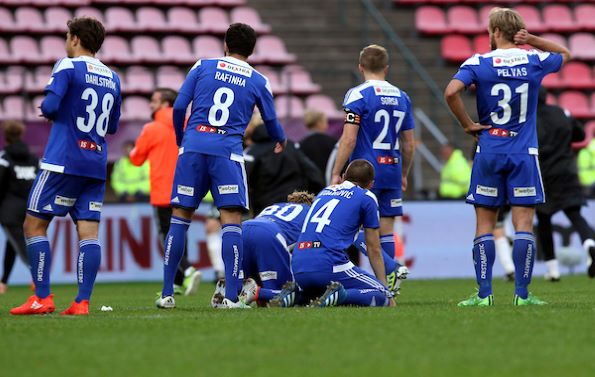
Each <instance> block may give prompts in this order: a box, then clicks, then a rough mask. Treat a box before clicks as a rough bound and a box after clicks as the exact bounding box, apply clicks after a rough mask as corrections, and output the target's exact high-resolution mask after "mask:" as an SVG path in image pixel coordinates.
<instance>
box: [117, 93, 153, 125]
mask: <svg viewBox="0 0 595 377" xmlns="http://www.w3.org/2000/svg"><path fill="white" fill-rule="evenodd" d="M150 119H151V109H150V108H149V100H148V99H146V98H145V97H139V96H128V97H126V98H124V100H123V103H122V120H135V121H148V120H150Z"/></svg>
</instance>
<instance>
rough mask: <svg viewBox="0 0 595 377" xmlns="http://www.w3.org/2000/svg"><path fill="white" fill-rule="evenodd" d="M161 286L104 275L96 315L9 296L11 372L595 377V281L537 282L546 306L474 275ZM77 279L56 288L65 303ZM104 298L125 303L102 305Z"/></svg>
mask: <svg viewBox="0 0 595 377" xmlns="http://www.w3.org/2000/svg"><path fill="white" fill-rule="evenodd" d="M158 289H159V285H158V284H99V285H97V287H96V289H95V293H94V299H93V301H92V303H91V306H92V315H90V316H88V317H85V318H80V317H77V318H72V317H68V318H64V317H61V316H60V315H57V314H53V315H49V316H38V317H12V316H10V315H9V314H8V310H9V309H10V308H11V307H12V306H14V305H18V304H21V303H22V302H23V301H24V300H25V298H26V297H27V296H28V295H29V294H30V291H29V290H28V289H27V288H25V287H18V288H11V289H10V290H9V292H8V294H6V295H4V296H0V346H1V347H0V376H63V377H67V376H68V377H69V376H160V377H166V376H167V377H169V376H216V377H217V376H236V377H239V376H280V377H286V376H300V377H303V376H374V377H376V376H399V375H400V376H405V375H406V376H595V281H594V280H589V279H588V278H586V277H585V276H583V275H581V276H575V277H570V278H568V277H567V278H563V280H562V282H561V283H557V284H553V283H548V282H545V281H543V280H541V278H536V279H535V282H534V284H533V286H532V291H533V292H534V293H536V294H537V295H538V296H539V297H540V298H543V299H545V300H547V301H549V302H550V305H548V306H546V307H513V306H512V305H511V301H512V293H513V284H511V283H505V282H502V281H497V282H496V284H495V288H494V294H495V300H496V306H495V307H492V308H458V307H457V306H456V302H457V301H458V300H459V299H462V298H464V297H465V296H467V295H468V294H469V293H471V292H472V289H473V282H472V281H470V280H432V281H415V280H411V281H407V282H405V284H404V285H403V294H402V295H401V296H400V297H399V301H398V304H397V305H398V306H397V307H396V308H369V309H361V308H329V309H309V308H294V309H264V308H263V309H253V310H243V311H239V310H238V311H221V310H215V309H211V308H210V307H209V306H208V304H209V300H210V295H211V292H212V289H213V285H212V284H204V285H202V286H201V289H200V291H199V294H198V295H197V296H194V297H182V298H179V299H178V300H177V304H178V308H177V309H175V310H173V311H163V310H157V309H155V308H154V307H153V297H154V294H155V292H156V291H157V290H158ZM75 291H76V288H75V286H60V287H56V289H55V290H54V293H55V295H56V299H55V301H56V306H57V309H59V310H61V309H63V308H65V307H66V306H67V304H68V303H69V302H70V300H71V299H72V298H73V297H74V294H75ZM102 305H109V306H112V307H113V308H114V311H113V312H100V311H99V308H100V307H101V306H102Z"/></svg>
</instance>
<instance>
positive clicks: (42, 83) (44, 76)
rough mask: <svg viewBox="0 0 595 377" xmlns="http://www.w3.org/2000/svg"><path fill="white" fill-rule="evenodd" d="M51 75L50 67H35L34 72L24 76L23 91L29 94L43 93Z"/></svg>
mask: <svg viewBox="0 0 595 377" xmlns="http://www.w3.org/2000/svg"><path fill="white" fill-rule="evenodd" d="M51 75H52V67H50V66H41V67H37V68H36V69H35V71H29V72H27V73H26V74H25V90H26V91H27V92H29V93H39V92H43V89H44V88H45V87H46V85H47V83H48V81H49V79H50V76H51Z"/></svg>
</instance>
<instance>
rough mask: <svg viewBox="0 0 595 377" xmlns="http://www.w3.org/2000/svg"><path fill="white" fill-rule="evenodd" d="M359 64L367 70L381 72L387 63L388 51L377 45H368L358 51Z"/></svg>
mask: <svg viewBox="0 0 595 377" xmlns="http://www.w3.org/2000/svg"><path fill="white" fill-rule="evenodd" d="M359 64H360V65H361V66H362V67H363V68H364V69H365V70H366V71H368V72H372V73H378V72H382V70H384V68H386V66H387V65H388V52H387V51H386V49H385V48H384V47H382V46H379V45H369V46H367V47H365V48H364V49H363V50H362V51H361V52H360V53H359Z"/></svg>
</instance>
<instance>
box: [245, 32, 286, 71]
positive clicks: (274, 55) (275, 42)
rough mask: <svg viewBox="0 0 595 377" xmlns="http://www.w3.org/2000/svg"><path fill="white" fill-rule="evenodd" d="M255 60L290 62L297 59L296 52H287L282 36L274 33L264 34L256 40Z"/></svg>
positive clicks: (279, 62) (273, 62)
mask: <svg viewBox="0 0 595 377" xmlns="http://www.w3.org/2000/svg"><path fill="white" fill-rule="evenodd" d="M254 55H255V56H254V58H253V59H254V60H253V61H254V62H261V63H262V62H266V63H271V64H289V63H293V62H295V60H296V57H295V55H294V54H290V53H288V52H287V49H286V48H285V44H284V43H283V41H282V40H281V38H279V37H277V36H274V35H264V36H261V37H259V38H258V40H257V41H256V48H255V54H254Z"/></svg>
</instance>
